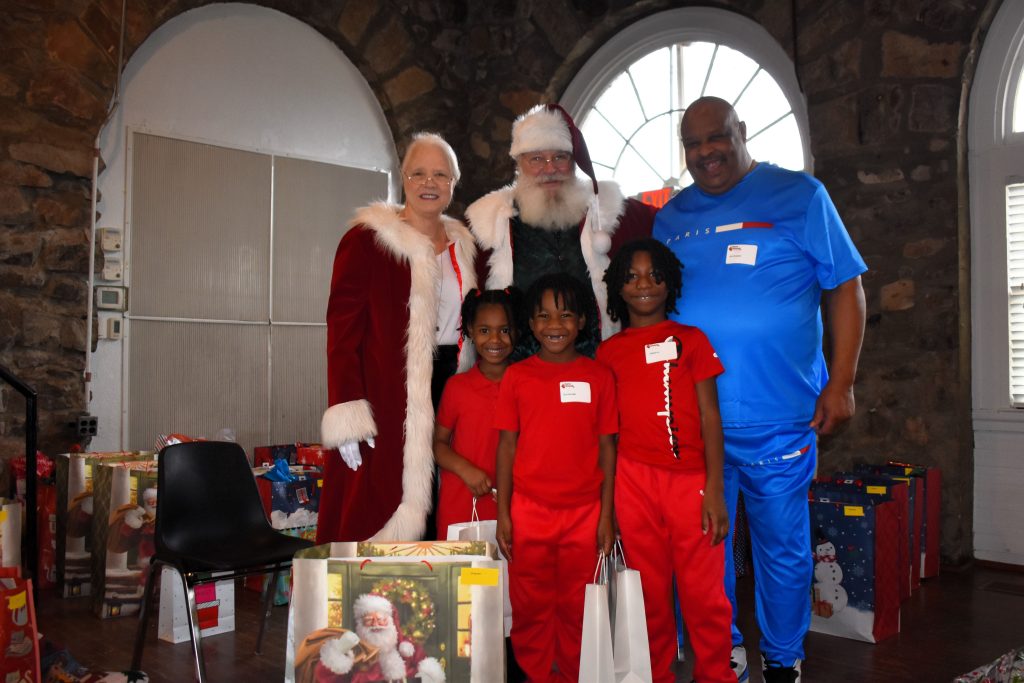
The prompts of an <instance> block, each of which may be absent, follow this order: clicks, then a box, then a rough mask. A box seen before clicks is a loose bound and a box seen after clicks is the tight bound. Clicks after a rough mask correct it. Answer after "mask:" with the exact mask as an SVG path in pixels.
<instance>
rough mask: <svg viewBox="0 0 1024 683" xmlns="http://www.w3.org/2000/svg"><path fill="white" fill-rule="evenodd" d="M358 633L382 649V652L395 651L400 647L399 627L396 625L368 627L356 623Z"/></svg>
mask: <svg viewBox="0 0 1024 683" xmlns="http://www.w3.org/2000/svg"><path fill="white" fill-rule="evenodd" d="M356 634H358V636H359V638H360V639H362V640H363V641H365V642H367V643H369V644H370V645H372V646H373V647H375V648H377V649H378V650H380V651H381V654H383V653H385V652H391V651H394V650H395V648H396V647H398V629H396V628H395V627H394V626H374V627H368V626H363V625H362V624H356Z"/></svg>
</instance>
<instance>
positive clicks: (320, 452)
mask: <svg viewBox="0 0 1024 683" xmlns="http://www.w3.org/2000/svg"><path fill="white" fill-rule="evenodd" d="M332 452H337V451H336V449H333V448H325V447H324V446H321V445H320V444H310V445H306V446H299V447H298V450H297V451H296V453H295V463H296V464H297V465H309V466H311V467H317V468H320V469H321V470H322V469H323V468H324V460H325V459H326V458H327V455H328V454H329V453H332Z"/></svg>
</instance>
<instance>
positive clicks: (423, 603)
mask: <svg viewBox="0 0 1024 683" xmlns="http://www.w3.org/2000/svg"><path fill="white" fill-rule="evenodd" d="M370 593H372V594H374V595H379V596H381V597H382V598H386V599H387V600H388V601H389V602H390V603H391V604H392V605H394V607H395V609H396V610H398V618H399V620H400V623H401V625H402V631H403V633H404V635H405V637H406V638H408V639H409V640H412V641H414V642H415V643H416V644H418V645H423V643H424V642H426V640H427V638H429V637H430V635H431V634H432V633H433V632H434V629H435V628H436V627H437V612H436V609H435V608H434V601H433V600H432V599H431V598H430V593H429V592H428V591H427V590H425V589H424V588H422V587H421V586H420V585H419V584H418V583H416V582H415V581H413V580H411V579H384V580H383V581H378V582H377V583H375V584H374V585H373V588H371V589H370Z"/></svg>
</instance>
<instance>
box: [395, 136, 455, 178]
mask: <svg viewBox="0 0 1024 683" xmlns="http://www.w3.org/2000/svg"><path fill="white" fill-rule="evenodd" d="M424 146H433V147H437V148H438V149H439V150H441V151H442V152H443V153H444V155H445V157H447V159H448V169H449V170H450V171H451V174H452V186H453V187H454V186H455V185H458V183H459V178H460V177H462V173H461V172H460V171H459V160H458V159H457V158H456V157H455V150H454V149H452V146H451V145H449V144H448V141H447V140H445V139H444V138H443V137H441V136H440V135H438V134H437V133H427V132H423V131H421V132H419V133H414V134H413V136H412V139H411V140H410V141H409V146H408V147H406V148H405V156H404V157H402V175H405V164H406V162H407V161H408V160H409V159H410V158H411V157H412V153H413V152H415V151H416V150H417V149H418V148H420V147H424Z"/></svg>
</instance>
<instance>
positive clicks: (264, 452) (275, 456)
mask: <svg viewBox="0 0 1024 683" xmlns="http://www.w3.org/2000/svg"><path fill="white" fill-rule="evenodd" d="M302 445H303V444H299V443H284V444H278V445H276V446H256V447H254V448H253V449H252V466H253V467H271V466H273V464H274V463H275V462H277V461H278V460H284V461H285V462H287V463H288V464H289V465H296V464H298V461H297V460H296V455H297V453H298V449H299V448H300V447H301V446H302Z"/></svg>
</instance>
